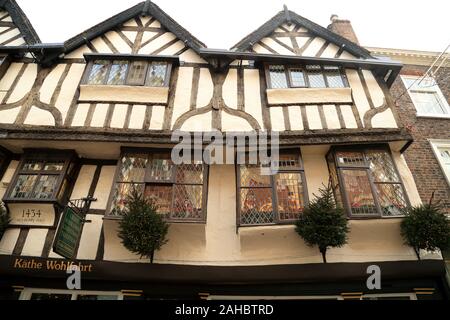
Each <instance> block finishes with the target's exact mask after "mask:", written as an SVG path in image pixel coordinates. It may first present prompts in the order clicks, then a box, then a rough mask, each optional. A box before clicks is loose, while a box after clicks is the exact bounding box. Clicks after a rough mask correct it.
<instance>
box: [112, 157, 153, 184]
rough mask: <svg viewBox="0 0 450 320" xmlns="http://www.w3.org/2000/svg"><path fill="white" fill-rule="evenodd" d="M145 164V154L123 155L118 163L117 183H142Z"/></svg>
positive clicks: (146, 159) (146, 158)
mask: <svg viewBox="0 0 450 320" xmlns="http://www.w3.org/2000/svg"><path fill="white" fill-rule="evenodd" d="M147 162H148V156H147V155H146V154H125V155H124V156H123V157H122V160H121V163H120V166H121V167H120V171H119V176H118V177H117V181H121V182H144V177H145V168H146V167H147Z"/></svg>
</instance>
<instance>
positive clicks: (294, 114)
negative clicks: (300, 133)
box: [287, 106, 304, 130]
mask: <svg viewBox="0 0 450 320" xmlns="http://www.w3.org/2000/svg"><path fill="white" fill-rule="evenodd" d="M287 108H288V113H289V121H290V124H291V130H303V129H304V128H303V119H302V111H301V109H300V107H299V106H290V107H287Z"/></svg>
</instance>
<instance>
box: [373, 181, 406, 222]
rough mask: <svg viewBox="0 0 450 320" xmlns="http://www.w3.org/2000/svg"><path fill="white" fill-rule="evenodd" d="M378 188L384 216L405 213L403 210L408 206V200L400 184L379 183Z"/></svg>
mask: <svg viewBox="0 0 450 320" xmlns="http://www.w3.org/2000/svg"><path fill="white" fill-rule="evenodd" d="M376 189H377V193H378V201H379V202H380V206H381V209H382V211H383V212H382V213H383V216H387V217H391V216H401V215H403V212H402V210H403V209H405V207H406V200H405V195H404V193H403V188H402V186H401V185H400V184H392V183H379V184H377V185H376Z"/></svg>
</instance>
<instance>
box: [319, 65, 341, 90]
mask: <svg viewBox="0 0 450 320" xmlns="http://www.w3.org/2000/svg"><path fill="white" fill-rule="evenodd" d="M324 70H325V77H326V78H327V82H328V87H330V88H344V87H345V84H344V80H343V79H342V75H341V71H340V70H339V67H334V66H325V67H324Z"/></svg>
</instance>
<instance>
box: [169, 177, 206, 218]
mask: <svg viewBox="0 0 450 320" xmlns="http://www.w3.org/2000/svg"><path fill="white" fill-rule="evenodd" d="M202 194H203V186H201V185H175V186H174V201H173V210H172V213H171V215H170V217H171V218H172V219H177V220H178V219H182V220H201V219H202V218H203V213H202Z"/></svg>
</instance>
